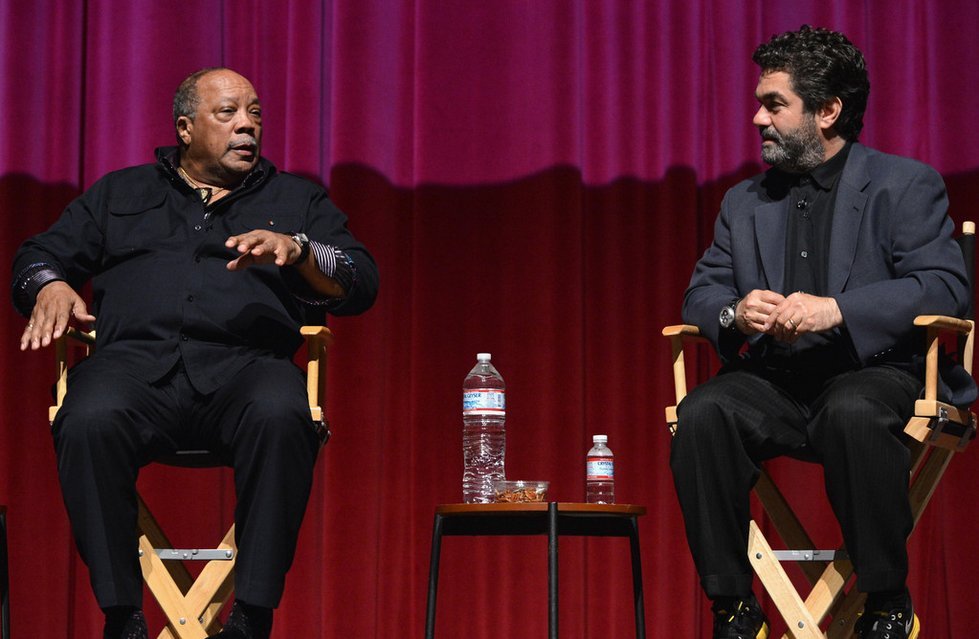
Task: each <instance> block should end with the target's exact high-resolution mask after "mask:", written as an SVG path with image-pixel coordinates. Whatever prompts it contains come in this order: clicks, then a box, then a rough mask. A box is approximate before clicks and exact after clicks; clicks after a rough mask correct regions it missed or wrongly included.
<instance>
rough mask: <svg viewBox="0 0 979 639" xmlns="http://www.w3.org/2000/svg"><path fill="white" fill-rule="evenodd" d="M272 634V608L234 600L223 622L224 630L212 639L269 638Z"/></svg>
mask: <svg viewBox="0 0 979 639" xmlns="http://www.w3.org/2000/svg"><path fill="white" fill-rule="evenodd" d="M271 634H272V609H271V608H262V607H260V606H252V605H250V604H246V603H245V602H243V601H236V602H235V603H234V605H233V606H232V607H231V614H230V615H228V621H227V623H225V624H224V630H222V631H221V632H219V633H218V634H216V635H211V636H212V637H213V638H214V639H269V635H271Z"/></svg>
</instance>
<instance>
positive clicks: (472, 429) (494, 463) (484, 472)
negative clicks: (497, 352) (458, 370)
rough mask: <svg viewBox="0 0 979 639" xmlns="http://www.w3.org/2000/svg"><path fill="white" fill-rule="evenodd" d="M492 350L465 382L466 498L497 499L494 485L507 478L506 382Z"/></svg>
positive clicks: (470, 500)
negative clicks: (505, 461) (505, 464)
mask: <svg viewBox="0 0 979 639" xmlns="http://www.w3.org/2000/svg"><path fill="white" fill-rule="evenodd" d="M491 357H492V356H491V355H490V354H489V353H479V354H477V355H476V365H475V366H473V369H472V370H471V371H469V374H468V375H466V379H465V381H464V382H463V383H462V461H463V466H462V501H464V502H465V503H467V504H473V503H481V504H485V503H489V502H492V501H493V485H494V483H495V482H496V481H498V480H502V479H506V472H505V471H504V457H505V456H506V429H505V427H504V424H505V422H506V384H504V383H503V376H502V375H500V373H499V371H497V370H496V368H494V367H493V364H491V363H490V359H491Z"/></svg>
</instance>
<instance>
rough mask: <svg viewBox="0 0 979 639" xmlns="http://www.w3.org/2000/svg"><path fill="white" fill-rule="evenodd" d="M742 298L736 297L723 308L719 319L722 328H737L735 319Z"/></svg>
mask: <svg viewBox="0 0 979 639" xmlns="http://www.w3.org/2000/svg"><path fill="white" fill-rule="evenodd" d="M740 301H741V300H740V299H734V300H731V301H730V302H728V303H727V305H726V306H725V307H724V308H722V309H721V315H720V317H719V318H718V320H719V321H720V323H721V328H727V329H735V328H737V325H736V324H735V320H736V319H737V315H736V313H737V310H738V302H740Z"/></svg>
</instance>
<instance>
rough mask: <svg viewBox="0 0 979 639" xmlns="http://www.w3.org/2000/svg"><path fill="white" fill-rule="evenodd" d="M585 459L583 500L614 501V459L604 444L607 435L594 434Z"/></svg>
mask: <svg viewBox="0 0 979 639" xmlns="http://www.w3.org/2000/svg"><path fill="white" fill-rule="evenodd" d="M591 439H592V444H593V446H592V447H591V450H589V451H588V456H587V457H586V459H585V502H586V503H589V504H614V503H615V460H614V458H613V455H612V451H611V450H610V449H609V447H608V446H607V445H606V444H607V443H608V435H595V436H593V437H592V438H591Z"/></svg>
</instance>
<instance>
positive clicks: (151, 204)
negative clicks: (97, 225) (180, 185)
mask: <svg viewBox="0 0 979 639" xmlns="http://www.w3.org/2000/svg"><path fill="white" fill-rule="evenodd" d="M166 199H167V196H166V193H150V194H146V195H126V196H115V197H111V198H109V202H108V213H109V214H108V216H107V220H106V232H105V247H106V250H107V252H108V253H109V254H110V255H120V254H126V253H131V252H133V251H135V250H138V249H140V248H142V247H147V246H151V245H154V244H158V243H160V242H163V241H165V240H166V239H168V238H170V237H172V236H173V231H174V229H172V228H170V227H171V224H172V221H171V220H170V217H172V216H169V215H167V211H166V208H165V203H166Z"/></svg>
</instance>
